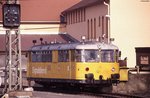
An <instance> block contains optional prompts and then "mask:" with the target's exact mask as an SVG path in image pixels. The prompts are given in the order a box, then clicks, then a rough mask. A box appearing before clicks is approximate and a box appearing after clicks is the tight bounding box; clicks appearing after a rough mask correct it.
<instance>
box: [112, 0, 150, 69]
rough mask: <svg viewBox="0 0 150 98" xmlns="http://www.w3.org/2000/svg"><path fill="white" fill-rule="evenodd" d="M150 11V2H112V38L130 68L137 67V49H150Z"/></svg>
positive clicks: (140, 0) (149, 0) (130, 0)
mask: <svg viewBox="0 0 150 98" xmlns="http://www.w3.org/2000/svg"><path fill="white" fill-rule="evenodd" d="M149 9H150V0H110V17H111V37H113V38H115V41H114V43H115V44H116V45H118V47H119V48H120V50H121V51H122V57H123V58H124V57H127V62H128V66H129V67H134V66H135V65H136V53H135V47H150V38H149V37H150V30H149V28H150V10H149Z"/></svg>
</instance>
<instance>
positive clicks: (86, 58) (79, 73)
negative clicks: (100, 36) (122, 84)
mask: <svg viewBox="0 0 150 98" xmlns="http://www.w3.org/2000/svg"><path fill="white" fill-rule="evenodd" d="M118 53H119V51H118V47H117V46H115V45H113V44H106V43H100V42H79V43H66V44H62V43H55V44H48V45H35V46H33V47H32V48H31V49H30V51H29V56H28V57H29V64H28V66H27V79H28V80H30V81H32V80H33V81H35V82H37V83H41V84H43V85H44V84H46V85H51V84H62V85H65V84H67V85H75V86H84V87H86V86H88V87H96V88H101V87H102V86H105V87H109V90H111V89H112V84H113V83H115V84H116V83H118V81H119V63H118V56H119V54H118Z"/></svg>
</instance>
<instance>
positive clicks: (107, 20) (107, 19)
mask: <svg viewBox="0 0 150 98" xmlns="http://www.w3.org/2000/svg"><path fill="white" fill-rule="evenodd" d="M108 22H109V18H108V17H106V38H108V29H109V28H108V26H109V25H108V24H109V23H108Z"/></svg>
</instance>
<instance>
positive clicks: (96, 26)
mask: <svg viewBox="0 0 150 98" xmlns="http://www.w3.org/2000/svg"><path fill="white" fill-rule="evenodd" d="M106 1H107V0H105V1H104V0H82V1H81V2H79V3H77V4H76V5H74V6H72V7H70V8H68V9H67V10H65V11H64V12H62V14H63V15H64V17H65V21H66V23H67V26H66V30H67V32H68V33H69V34H70V35H72V36H74V37H75V38H77V39H78V40H81V36H86V38H87V40H99V39H101V37H102V36H104V35H105V39H104V40H105V41H106V42H107V41H108V37H109V32H108V28H109V24H108V22H109V19H108V17H107V14H108V6H107V4H108V2H106Z"/></svg>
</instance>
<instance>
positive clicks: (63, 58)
mask: <svg viewBox="0 0 150 98" xmlns="http://www.w3.org/2000/svg"><path fill="white" fill-rule="evenodd" d="M58 61H59V62H68V61H69V50H60V51H58Z"/></svg>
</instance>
